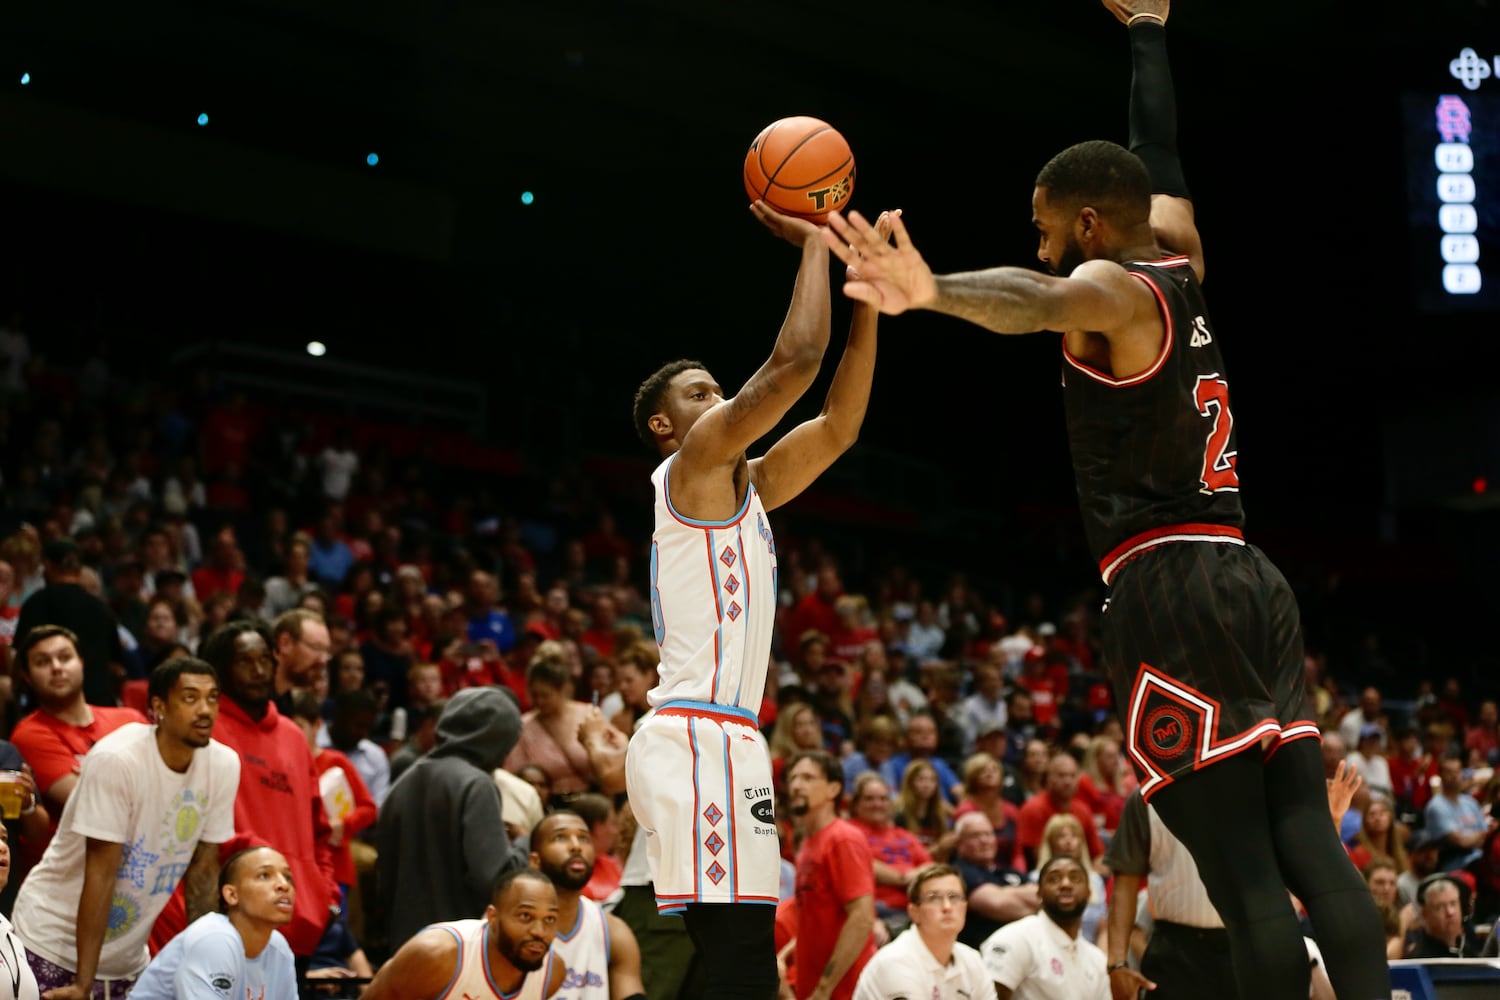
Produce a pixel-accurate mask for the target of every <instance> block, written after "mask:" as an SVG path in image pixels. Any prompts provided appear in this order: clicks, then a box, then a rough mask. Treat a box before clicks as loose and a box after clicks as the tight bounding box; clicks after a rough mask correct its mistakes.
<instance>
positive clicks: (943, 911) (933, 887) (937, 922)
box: [854, 864, 995, 1000]
mask: <svg viewBox="0 0 1500 1000" xmlns="http://www.w3.org/2000/svg"><path fill="white" fill-rule="evenodd" d="M907 899H908V900H910V902H909V903H908V905H907V912H908V914H909V915H910V917H911V926H910V927H908V928H907V929H906V930H904V931H902V932H901V934H900V935H899V936H898V937H897V938H896V939H895V940H894V941H892V942H891V943H890V944H888V945H886V946H885V947H884V948H881V949H880V950H879V951H877V952H876V953H875V957H874V958H872V959H870V963H869V964H868V965H866V966H865V971H864V972H861V973H860V975H859V983H858V985H856V986H855V988H854V1000H900V998H911V1000H927V998H928V997H931V998H932V1000H960V998H967V1000H994V996H995V983H994V981H993V980H992V979H990V976H989V973H988V972H986V971H985V968H984V962H983V960H982V959H980V957H979V952H977V951H975V950H974V949H973V948H970V947H969V946H968V945H966V944H960V943H959V940H958V934H959V931H961V930H963V929H964V914H965V912H966V911H967V910H968V900H967V898H966V897H965V895H964V883H963V879H961V878H959V876H958V871H957V870H956V869H954V868H951V867H949V866H948V865H944V864H930V865H925V866H923V867H922V868H919V869H918V870H917V873H916V875H914V876H913V877H912V880H911V884H910V885H909V886H908V887H907Z"/></svg>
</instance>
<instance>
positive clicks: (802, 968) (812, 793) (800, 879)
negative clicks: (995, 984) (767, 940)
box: [708, 750, 875, 1000]
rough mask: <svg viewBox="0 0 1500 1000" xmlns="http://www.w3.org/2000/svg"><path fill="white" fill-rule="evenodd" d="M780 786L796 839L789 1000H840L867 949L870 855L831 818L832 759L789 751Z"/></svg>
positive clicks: (853, 831)
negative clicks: (793, 999)
mask: <svg viewBox="0 0 1500 1000" xmlns="http://www.w3.org/2000/svg"><path fill="white" fill-rule="evenodd" d="M786 784H787V792H788V798H789V800H790V803H791V807H792V815H793V816H795V817H796V819H797V822H798V823H799V824H801V827H802V833H803V837H804V839H803V841H802V849H801V851H799V852H798V854H797V945H796V952H797V955H796V980H797V982H796V983H795V985H794V989H795V992H796V994H797V1000H808V998H809V997H811V998H813V1000H830V998H836V1000H848V998H849V997H852V996H853V995H854V984H855V983H857V982H858V981H859V974H860V972H861V971H863V970H864V967H865V963H867V962H868V961H869V960H870V958H871V956H873V955H874V954H875V941H874V938H873V937H871V933H870V932H871V931H872V930H874V928H875V859H874V856H873V855H872V854H871V853H870V843H869V841H868V840H867V839H866V838H865V835H864V833H863V832H861V830H860V829H859V827H857V826H855V825H854V824H853V823H850V822H849V821H848V820H844V819H840V818H839V814H838V804H839V797H840V796H841V795H842V794H843V791H844V769H843V767H842V766H841V765H840V764H839V762H838V760H837V758H835V757H834V756H833V755H832V754H829V753H826V752H824V751H822V750H804V751H801V752H800V753H797V754H794V755H793V756H792V757H791V759H790V760H788V761H787V767H786ZM708 974H709V976H716V975H717V976H722V975H724V974H725V973H724V971H723V970H717V969H710V970H708Z"/></svg>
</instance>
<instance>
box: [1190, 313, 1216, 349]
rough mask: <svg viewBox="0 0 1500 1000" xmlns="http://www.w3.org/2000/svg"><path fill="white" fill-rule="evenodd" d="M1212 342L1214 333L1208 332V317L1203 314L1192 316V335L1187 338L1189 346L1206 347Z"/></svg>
mask: <svg viewBox="0 0 1500 1000" xmlns="http://www.w3.org/2000/svg"><path fill="white" fill-rule="evenodd" d="M1213 342H1214V335H1213V334H1211V333H1209V332H1208V319H1207V318H1206V317H1204V316H1194V317H1193V335H1192V336H1191V337H1190V338H1188V346H1189V347H1206V346H1207V345H1209V344H1212V343H1213Z"/></svg>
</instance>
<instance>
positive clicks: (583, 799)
mask: <svg viewBox="0 0 1500 1000" xmlns="http://www.w3.org/2000/svg"><path fill="white" fill-rule="evenodd" d="M568 808H569V810H570V811H571V812H575V813H577V814H578V815H579V817H581V818H582V819H583V821H584V822H585V823H587V824H588V828H589V829H590V830H592V829H593V828H594V827H595V826H597V825H598V824H600V823H603V822H604V821H605V820H607V819H609V814H610V813H612V812H614V811H615V804H614V803H613V802H611V801H610V800H609V796H607V795H601V794H599V793H598V792H584V793H583V794H582V795H577V796H574V798H573V800H572V801H571V802H569V803H568Z"/></svg>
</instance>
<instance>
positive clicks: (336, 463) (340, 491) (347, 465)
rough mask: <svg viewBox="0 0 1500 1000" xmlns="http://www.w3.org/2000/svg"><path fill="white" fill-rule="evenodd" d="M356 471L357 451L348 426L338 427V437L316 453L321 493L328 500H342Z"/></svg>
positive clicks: (357, 468)
mask: <svg viewBox="0 0 1500 1000" xmlns="http://www.w3.org/2000/svg"><path fill="white" fill-rule="evenodd" d="M358 471H359V452H357V451H355V450H354V443H353V437H352V435H351V434H350V433H349V429H348V428H346V427H344V428H340V429H339V433H338V439H337V440H335V441H333V442H332V443H330V444H329V445H328V446H327V447H326V448H324V449H323V450H322V451H321V452H319V453H318V475H319V477H320V478H321V479H322V482H323V495H324V496H325V497H327V498H328V499H330V500H343V499H344V498H345V497H347V496H348V495H349V486H350V484H351V483H352V482H353V481H354V474H355V473H356V472H358Z"/></svg>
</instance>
